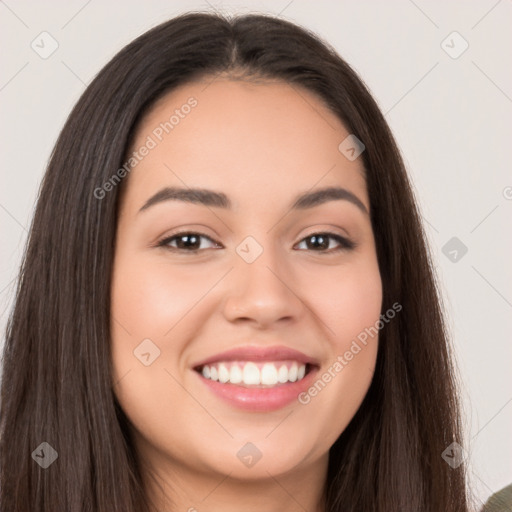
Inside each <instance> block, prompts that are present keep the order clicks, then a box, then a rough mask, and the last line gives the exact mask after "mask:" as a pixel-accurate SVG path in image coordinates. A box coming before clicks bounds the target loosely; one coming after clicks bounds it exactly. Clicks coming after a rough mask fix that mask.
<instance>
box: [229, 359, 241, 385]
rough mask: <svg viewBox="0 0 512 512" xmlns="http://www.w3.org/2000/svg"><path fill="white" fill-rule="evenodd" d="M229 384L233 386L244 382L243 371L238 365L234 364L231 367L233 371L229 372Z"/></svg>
mask: <svg viewBox="0 0 512 512" xmlns="http://www.w3.org/2000/svg"><path fill="white" fill-rule="evenodd" d="M229 382H231V384H238V383H239V382H242V370H241V368H240V366H238V365H237V364H234V365H233V366H232V367H231V371H230V372H229Z"/></svg>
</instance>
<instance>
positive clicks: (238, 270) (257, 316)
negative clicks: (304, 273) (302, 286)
mask: <svg viewBox="0 0 512 512" xmlns="http://www.w3.org/2000/svg"><path fill="white" fill-rule="evenodd" d="M236 258H237V260H236V262H235V268H234V269H233V271H232V272H231V273H230V274H231V275H230V278H229V280H228V281H229V284H228V287H229V289H228V292H227V293H228V297H227V299H226V301H225V303H224V315H225V317H226V319H227V320H229V321H230V322H247V323H249V322H250V323H253V324H254V325H255V326H256V327H258V328H260V329H265V328H268V327H269V326H271V325H272V324H275V323H284V322H288V323H290V322H293V321H297V320H298V319H299V318H300V316H301V315H303V314H304V309H305V304H304V303H303V302H302V300H301V298H300V292H301V290H298V289H297V279H294V278H293V275H292V272H291V271H290V267H289V266H287V265H286V262H284V261H283V258H280V260H279V261H278V258H277V257H276V256H275V254H274V253H273V252H272V251H271V250H269V249H265V250H264V251H263V253H262V254H261V255H260V256H259V257H258V258H257V259H256V260H255V261H253V262H252V263H247V262H246V261H244V260H243V259H241V258H239V257H238V256H236Z"/></svg>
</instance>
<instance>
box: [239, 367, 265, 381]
mask: <svg viewBox="0 0 512 512" xmlns="http://www.w3.org/2000/svg"><path fill="white" fill-rule="evenodd" d="M242 378H243V381H244V384H248V385H251V384H260V382H261V376H260V371H259V369H258V367H257V366H256V365H255V364H254V363H246V364H245V366H244V371H243V374H242Z"/></svg>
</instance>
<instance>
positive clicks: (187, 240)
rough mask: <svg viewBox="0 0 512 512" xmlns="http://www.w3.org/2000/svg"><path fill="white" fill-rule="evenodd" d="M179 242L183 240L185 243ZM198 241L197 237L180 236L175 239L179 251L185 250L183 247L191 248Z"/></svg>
mask: <svg viewBox="0 0 512 512" xmlns="http://www.w3.org/2000/svg"><path fill="white" fill-rule="evenodd" d="M180 240H184V241H185V243H180ZM198 241H199V237H198V236H196V235H180V236H178V237H177V239H176V245H177V246H178V248H179V249H182V248H185V247H192V246H195V245H197V243H198Z"/></svg>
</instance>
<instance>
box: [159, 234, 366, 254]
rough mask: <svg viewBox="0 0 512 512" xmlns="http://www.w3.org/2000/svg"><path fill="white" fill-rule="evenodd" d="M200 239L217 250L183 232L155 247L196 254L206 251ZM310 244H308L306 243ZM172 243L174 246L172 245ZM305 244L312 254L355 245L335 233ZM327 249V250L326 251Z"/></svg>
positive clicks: (321, 235)
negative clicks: (333, 245) (336, 245)
mask: <svg viewBox="0 0 512 512" xmlns="http://www.w3.org/2000/svg"><path fill="white" fill-rule="evenodd" d="M201 239H204V240H209V241H210V242H211V243H212V244H213V247H214V248H215V247H216V248H219V247H220V245H219V244H218V243H217V242H215V241H214V240H212V239H211V238H210V237H209V236H207V235H204V234H202V233H197V232H192V231H183V232H181V233H175V234H173V235H171V236H168V237H166V238H164V239H162V240H161V241H160V242H158V244H157V247H163V248H165V249H169V250H171V251H178V252H179V251H183V252H197V251H199V250H201V249H207V248H208V247H204V246H202V244H201ZM308 240H310V241H311V242H310V243H308V242H307V241H308ZM331 240H334V241H335V242H337V243H338V247H334V248H332V247H331V243H330V241H331ZM174 242H176V244H175V245H174ZM304 242H306V246H307V247H306V248H307V249H310V250H313V251H314V252H323V253H333V252H338V251H342V250H351V249H354V248H355V246H356V244H355V243H354V242H352V241H351V240H349V239H347V238H344V237H342V236H340V235H338V234H336V233H329V232H327V233H313V234H311V235H309V236H307V237H306V238H303V239H302V240H301V241H300V243H299V245H300V244H302V243H304ZM328 249H329V250H328Z"/></svg>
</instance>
